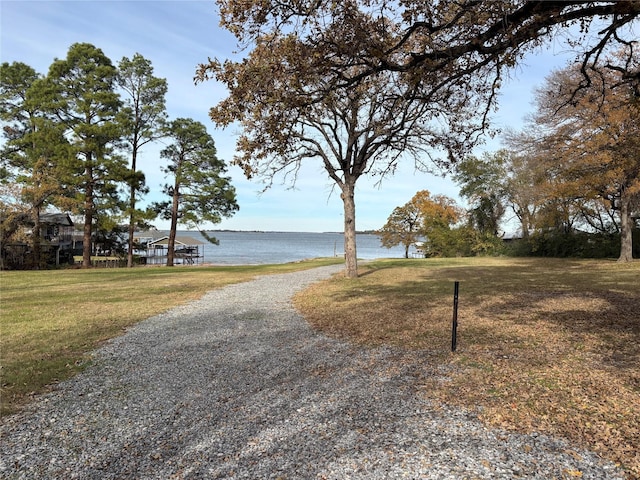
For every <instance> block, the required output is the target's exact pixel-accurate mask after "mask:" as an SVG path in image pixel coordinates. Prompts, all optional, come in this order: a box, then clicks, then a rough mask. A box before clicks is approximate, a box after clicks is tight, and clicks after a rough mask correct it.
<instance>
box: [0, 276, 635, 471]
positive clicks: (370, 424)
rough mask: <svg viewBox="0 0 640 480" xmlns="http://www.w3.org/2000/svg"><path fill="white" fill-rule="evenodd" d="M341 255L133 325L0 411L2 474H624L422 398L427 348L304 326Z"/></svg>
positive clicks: (564, 446)
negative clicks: (311, 294) (317, 284)
mask: <svg viewBox="0 0 640 480" xmlns="http://www.w3.org/2000/svg"><path fill="white" fill-rule="evenodd" d="M341 269H342V267H341V266H330V267H322V268H317V269H313V270H307V271H303V272H296V273H288V274H284V275H273V276H265V277H260V278H258V279H256V280H254V281H252V282H248V283H243V284H238V285H232V286H229V287H226V288H224V289H221V290H215V291H212V292H210V293H208V294H207V295H205V296H204V297H203V298H202V299H200V300H198V301H195V302H192V303H190V304H188V305H186V306H182V307H178V308H175V309H173V310H171V311H169V312H167V313H164V314H161V315H158V316H155V317H152V318H149V319H148V320H146V321H144V322H142V323H140V324H138V325H137V326H136V327H134V328H132V329H131V330H129V331H128V333H126V334H125V335H124V336H122V337H120V338H118V339H115V340H113V341H111V342H109V343H108V344H107V345H106V346H105V347H103V348H101V349H100V350H99V351H97V352H96V353H95V362H94V365H92V366H91V367H90V368H88V369H87V370H86V371H85V372H83V373H82V374H81V375H78V376H77V377H76V378H74V379H73V380H71V381H68V382H65V383H63V384H61V385H60V386H59V388H57V389H56V391H55V392H53V393H51V394H49V395H45V396H43V397H41V398H40V399H39V400H37V401H36V402H34V403H33V404H32V405H31V406H29V407H28V408H27V409H26V410H25V411H23V412H22V413H21V414H19V415H15V416H12V417H8V418H6V419H4V420H3V421H2V425H1V430H0V477H1V478H9V479H14V478H15V479H18V478H20V479H23V478H24V479H72V478H82V479H181V478H189V479H201V478H202V479H214V478H229V479H240V478H243V479H267V478H281V479H341V480H342V479H394V478H409V479H419V478H422V479H465V478H468V479H497V478H499V479H503V478H504V479H512V478H539V479H551V478H578V477H579V478H582V479H616V478H624V477H623V476H622V474H621V473H620V471H618V470H616V469H615V468H614V467H613V465H612V464H610V463H607V462H604V461H602V460H601V459H600V458H599V457H597V456H596V455H595V454H592V453H588V452H584V451H578V450H576V449H574V448H571V447H570V446H569V445H567V444H566V443H563V442H562V441H558V440H555V439H552V438H549V437H545V436H542V435H535V434H534V435H526V436H525V435H513V434H508V433H505V432H502V431H498V430H489V429H487V428H486V427H484V426H482V425H481V424H480V423H479V422H478V421H477V420H475V419H474V418H473V416H472V415H470V414H468V413H465V412H464V411H460V410H458V409H452V408H448V407H446V406H438V405H433V404H431V403H430V402H429V400H428V398H425V394H424V392H422V393H418V392H417V391H416V389H415V374H416V372H418V371H420V372H421V373H422V374H424V372H425V371H427V372H428V371H429V370H430V369H432V370H433V367H431V366H429V365H428V364H427V363H428V361H427V360H425V359H424V358H426V357H422V358H423V359H422V360H420V358H421V357H420V356H419V355H417V354H416V353H402V352H399V351H394V350H392V349H388V348H378V349H363V348H359V347H355V346H352V345H349V344H348V343H345V342H341V341H337V340H334V339H330V338H327V337H325V336H324V335H322V334H319V333H316V332H314V331H313V330H311V329H310V328H309V326H308V325H307V324H306V323H305V321H304V320H303V319H302V318H301V317H300V316H299V315H298V314H297V313H296V311H295V310H294V309H293V307H292V306H291V303H290V299H291V296H292V294H293V293H294V292H295V291H296V290H298V289H300V288H303V287H304V286H305V285H308V284H309V283H310V282H313V281H317V280H319V279H323V278H326V277H328V276H329V275H331V274H333V273H335V272H337V271H339V270H341ZM421 363H422V364H421Z"/></svg>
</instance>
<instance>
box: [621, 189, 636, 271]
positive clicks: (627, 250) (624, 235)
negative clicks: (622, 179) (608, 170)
mask: <svg viewBox="0 0 640 480" xmlns="http://www.w3.org/2000/svg"><path fill="white" fill-rule="evenodd" d="M630 203H631V202H630V198H629V195H626V192H625V190H624V189H623V190H622V192H621V193H620V257H619V258H618V261H619V262H631V261H632V260H633V220H632V219H631V205H630Z"/></svg>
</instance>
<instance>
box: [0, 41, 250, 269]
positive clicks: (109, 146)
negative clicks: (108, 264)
mask: <svg viewBox="0 0 640 480" xmlns="http://www.w3.org/2000/svg"><path fill="white" fill-rule="evenodd" d="M166 93H167V82H166V80H165V79H163V78H158V77H156V76H154V72H153V67H152V64H151V62H150V61H149V60H147V59H145V58H144V57H143V56H142V55H140V54H135V55H134V56H133V57H132V58H130V59H129V58H127V57H124V58H122V60H121V61H120V62H118V64H117V65H114V64H113V63H112V61H111V60H110V59H109V58H108V57H107V56H106V55H105V54H104V53H103V52H102V50H101V49H99V48H96V47H95V46H93V45H91V44H87V43H76V44H74V45H72V46H71V47H70V48H69V51H68V53H67V56H66V58H64V59H56V60H54V62H53V63H52V64H51V66H50V67H49V71H48V73H47V74H46V75H42V74H40V73H38V72H36V71H35V70H34V69H33V68H32V67H30V66H28V65H27V64H24V63H22V62H14V63H11V64H9V63H3V64H2V65H1V66H0V120H2V125H3V140H4V142H3V146H2V150H1V160H0V162H1V163H0V181H1V182H2V185H3V188H4V192H3V193H4V194H5V199H4V200H3V201H2V203H1V204H0V207H1V208H2V211H1V212H0V220H1V221H2V231H3V233H4V235H3V236H4V237H6V235H7V234H8V233H10V232H15V231H16V228H15V224H16V223H17V222H19V221H23V220H24V218H25V216H26V217H29V218H30V219H31V224H32V225H33V233H32V235H31V240H32V242H33V251H34V258H36V259H39V258H40V224H39V218H40V213H41V212H43V211H45V210H46V209H47V208H57V209H59V210H62V211H70V212H72V213H73V214H75V215H78V216H81V217H82V218H83V223H84V227H83V228H84V230H83V252H82V257H83V260H82V264H83V266H85V267H88V266H89V265H90V264H91V253H92V251H91V246H92V236H93V235H94V233H95V231H96V230H103V231H106V232H111V231H113V230H114V229H115V228H116V227H117V226H118V225H120V224H123V223H124V224H127V230H128V265H129V266H132V265H133V249H134V245H133V238H134V231H135V229H136V228H139V227H147V226H148V222H149V221H150V220H152V219H153V218H156V217H157V216H158V215H162V216H163V217H164V218H167V219H170V220H171V234H170V238H169V260H168V265H173V250H174V248H173V247H174V242H175V231H176V226H177V224H178V223H180V224H184V225H187V226H188V227H190V228H193V227H197V226H198V224H199V223H200V222H202V221H208V222H213V223H217V222H219V221H220V220H221V216H229V215H232V214H233V213H234V212H235V211H236V210H237V209H238V206H237V203H236V199H235V190H234V188H233V187H232V185H231V184H230V179H229V178H228V177H226V176H225V175H224V174H225V172H226V165H225V163H224V162H223V161H222V160H220V159H218V158H217V156H216V149H215V145H214V141H213V139H212V138H211V136H210V135H209V134H208V133H207V131H206V127H205V126H204V125H203V124H201V123H200V122H197V121H195V120H192V119H187V118H178V119H175V120H173V121H170V120H169V119H168V116H167V112H166V107H165V95H166ZM161 138H162V139H163V142H164V143H165V145H166V146H165V148H164V149H162V151H161V153H160V157H161V158H162V159H164V160H165V163H164V164H163V165H161V164H160V161H158V168H162V169H163V171H164V172H165V173H166V174H167V177H169V178H170V179H172V180H173V181H172V182H171V181H170V183H168V184H167V185H165V186H164V193H165V194H166V195H168V196H169V197H170V200H169V201H167V202H159V203H156V204H154V205H153V206H152V207H146V208H140V207H139V202H140V200H141V197H142V196H143V195H144V194H146V193H148V191H149V189H148V187H147V186H146V184H145V175H144V172H142V171H140V170H139V168H138V159H139V154H140V151H141V149H142V148H143V147H144V146H145V145H147V144H150V143H152V142H156V141H158V140H159V139H161ZM7 193H10V194H13V196H14V197H15V201H13V202H12V201H8V200H7V198H9V197H8V196H7V195H6V194H7ZM7 240H8V239H7V238H3V243H5V242H6V241H7ZM212 240H214V239H212Z"/></svg>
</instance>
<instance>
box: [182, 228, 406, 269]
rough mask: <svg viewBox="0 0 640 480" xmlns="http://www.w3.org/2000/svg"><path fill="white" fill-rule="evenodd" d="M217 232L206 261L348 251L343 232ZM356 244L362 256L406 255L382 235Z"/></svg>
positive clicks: (275, 259) (276, 259)
mask: <svg viewBox="0 0 640 480" xmlns="http://www.w3.org/2000/svg"><path fill="white" fill-rule="evenodd" d="M177 235H178V236H180V237H182V236H189V237H193V238H195V239H198V240H201V241H204V242H206V240H205V239H204V238H203V237H202V236H201V235H200V233H198V232H192V231H178V232H177ZM213 236H214V237H215V238H217V239H218V240H219V241H220V245H212V244H210V243H208V242H206V245H204V263H213V264H227V265H254V264H265V263H288V262H295V261H298V260H305V259H309V258H317V257H333V256H343V255H344V235H343V234H342V233H309V232H214V233H213ZM356 244H357V253H358V258H363V259H374V258H402V257H403V256H404V248H403V247H401V246H396V247H394V248H391V249H388V248H384V247H382V246H381V245H380V238H379V237H378V236H377V235H373V234H358V235H357V237H356Z"/></svg>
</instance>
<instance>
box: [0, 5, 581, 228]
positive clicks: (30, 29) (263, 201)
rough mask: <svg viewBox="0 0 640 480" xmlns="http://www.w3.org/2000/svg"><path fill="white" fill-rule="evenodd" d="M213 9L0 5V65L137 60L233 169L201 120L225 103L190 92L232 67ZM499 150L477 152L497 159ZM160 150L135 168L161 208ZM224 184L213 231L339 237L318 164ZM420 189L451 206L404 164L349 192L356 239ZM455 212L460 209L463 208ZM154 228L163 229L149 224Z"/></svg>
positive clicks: (548, 66) (338, 219)
mask: <svg viewBox="0 0 640 480" xmlns="http://www.w3.org/2000/svg"><path fill="white" fill-rule="evenodd" d="M218 21H219V18H218V16H217V14H216V6H215V3H214V2H213V1H171V0H166V1H154V0H149V1H143V0H139V1H107V0H103V1H91V0H89V1H30V0H19V1H6V0H1V1H0V35H1V37H0V60H1V61H2V62H13V61H21V62H24V63H26V64H28V65H30V66H32V67H33V68H35V69H36V70H37V71H38V72H40V73H46V72H47V70H48V67H49V65H50V64H51V63H52V61H53V60H54V59H55V58H64V57H66V54H67V51H68V49H69V46H70V45H71V44H73V43H76V42H88V43H92V44H93V45H95V46H96V47H99V48H101V49H102V50H103V51H104V53H105V54H106V55H107V56H108V57H110V58H111V60H112V61H113V62H114V63H117V62H118V61H119V60H120V59H121V58H122V57H123V56H126V57H129V58H131V57H132V56H133V55H134V54H135V53H140V54H142V55H143V56H144V57H146V58H147V59H149V60H151V62H152V64H153V66H154V68H155V74H156V76H158V77H164V78H166V79H167V81H168V84H169V91H168V95H167V110H168V113H169V117H170V118H171V119H173V118H177V117H189V118H193V119H195V120H198V121H200V122H202V123H204V124H205V125H206V126H207V129H208V130H209V133H210V134H211V135H212V136H213V138H214V140H215V142H216V146H217V148H218V156H219V157H220V158H222V159H225V160H227V161H230V160H231V159H232V157H233V154H234V147H235V136H234V133H235V130H234V129H233V128H229V129H227V130H220V129H217V128H216V127H215V125H214V124H213V123H212V122H211V120H210V119H209V117H208V109H209V108H210V107H211V106H213V105H215V104H216V103H217V102H218V101H219V100H221V99H222V98H224V97H225V95H226V92H225V89H224V87H223V86H222V85H220V84H217V83H216V82H214V81H209V82H205V83H204V84H199V85H194V82H193V77H194V73H195V69H196V66H197V65H198V64H199V63H202V62H206V60H207V58H208V57H212V58H213V57H217V58H219V59H225V58H239V57H238V55H237V54H236V53H234V52H235V51H236V43H235V38H234V37H233V36H232V35H231V34H229V33H228V32H226V31H225V30H223V29H221V28H220V27H219V25H218ZM570 57H571V55H570V53H569V52H566V51H564V50H563V47H562V46H561V45H560V44H551V45H550V46H549V47H548V48H546V49H545V50H544V51H542V52H540V53H538V54H537V55H533V56H531V57H530V58H528V59H527V61H526V64H525V65H523V66H521V67H520V68H519V69H518V70H516V71H515V72H513V75H512V79H510V80H509V81H508V82H506V84H505V87H504V88H503V93H502V96H501V100H500V109H499V110H498V111H497V112H496V113H495V114H494V115H493V118H494V121H495V124H496V126H509V127H513V128H519V127H520V126H521V125H522V120H523V117H524V116H525V115H526V114H527V113H528V112H529V111H530V110H531V103H530V102H531V99H532V92H533V88H534V87H535V86H537V85H540V84H541V82H542V81H543V79H544V77H545V76H546V75H548V74H549V73H550V72H551V70H552V69H553V68H558V67H561V66H563V65H564V64H565V62H566V60H567V59H568V58H570ZM499 146H500V145H499V141H498V140H492V141H489V142H488V143H487V144H486V145H485V146H484V148H480V149H479V150H478V153H481V152H482V151H483V150H488V151H494V150H496V149H497V148H499ZM161 148H162V145H157V146H149V147H147V148H145V150H144V151H143V152H142V159H141V160H140V163H139V165H140V168H141V169H142V170H143V171H144V172H145V174H146V177H147V184H148V186H149V187H150V189H151V193H150V194H149V195H148V197H147V201H149V202H150V201H154V200H159V199H160V198H161V195H160V189H161V187H160V185H161V184H162V183H163V182H164V178H163V175H162V173H161V171H160V159H159V156H158V152H159V150H160V149H161ZM229 174H230V176H231V177H232V183H233V185H234V186H235V188H236V190H237V195H238V203H239V205H240V211H239V212H238V213H236V215H235V216H234V217H232V218H231V219H225V220H223V222H222V223H220V224H218V225H216V226H214V227H213V228H223V229H235V230H277V231H313V232H322V231H342V229H343V215H342V202H341V200H340V196H339V192H338V190H337V189H334V188H333V184H332V182H331V181H330V180H329V178H328V177H327V175H326V173H325V172H324V170H323V169H322V167H321V165H320V163H319V162H311V163H308V164H307V165H306V166H304V167H303V169H302V170H301V174H300V176H299V178H298V181H297V183H296V186H295V187H294V188H291V186H290V185H281V184H278V183H276V184H275V185H274V186H273V187H272V188H271V189H270V190H268V191H266V192H265V193H262V194H261V193H260V192H261V190H262V188H263V186H262V185H261V184H259V183H255V182H250V181H248V180H246V179H245V178H244V176H243V174H242V172H241V170H240V169H239V168H238V167H235V166H230V167H229ZM423 189H427V190H429V191H430V192H431V193H433V194H444V195H448V196H451V197H453V198H456V199H457V200H458V201H460V199H459V198H458V190H459V188H458V187H457V185H455V184H454V183H453V182H451V181H450V180H448V179H446V178H442V177H439V176H434V175H428V174H425V173H420V172H416V171H414V168H413V165H412V163H411V161H408V162H405V163H404V164H402V165H401V167H400V168H399V169H398V171H397V172H396V174H395V175H394V176H393V177H390V178H388V179H386V180H384V181H383V183H382V185H381V186H376V185H375V181H373V180H370V179H365V178H362V179H360V180H359V183H358V187H357V190H356V223H357V228H358V229H359V230H365V229H376V228H380V227H381V226H382V225H383V224H384V223H385V221H386V219H387V217H388V216H389V214H390V213H391V211H392V210H393V209H394V208H395V207H397V206H400V205H403V204H405V203H406V202H407V201H408V200H409V199H410V198H411V197H412V196H413V195H414V194H415V193H416V192H417V191H419V190H423ZM461 203H462V202H461ZM155 224H156V226H157V227H158V228H166V227H167V226H166V224H165V223H163V222H161V221H157V222H155Z"/></svg>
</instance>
